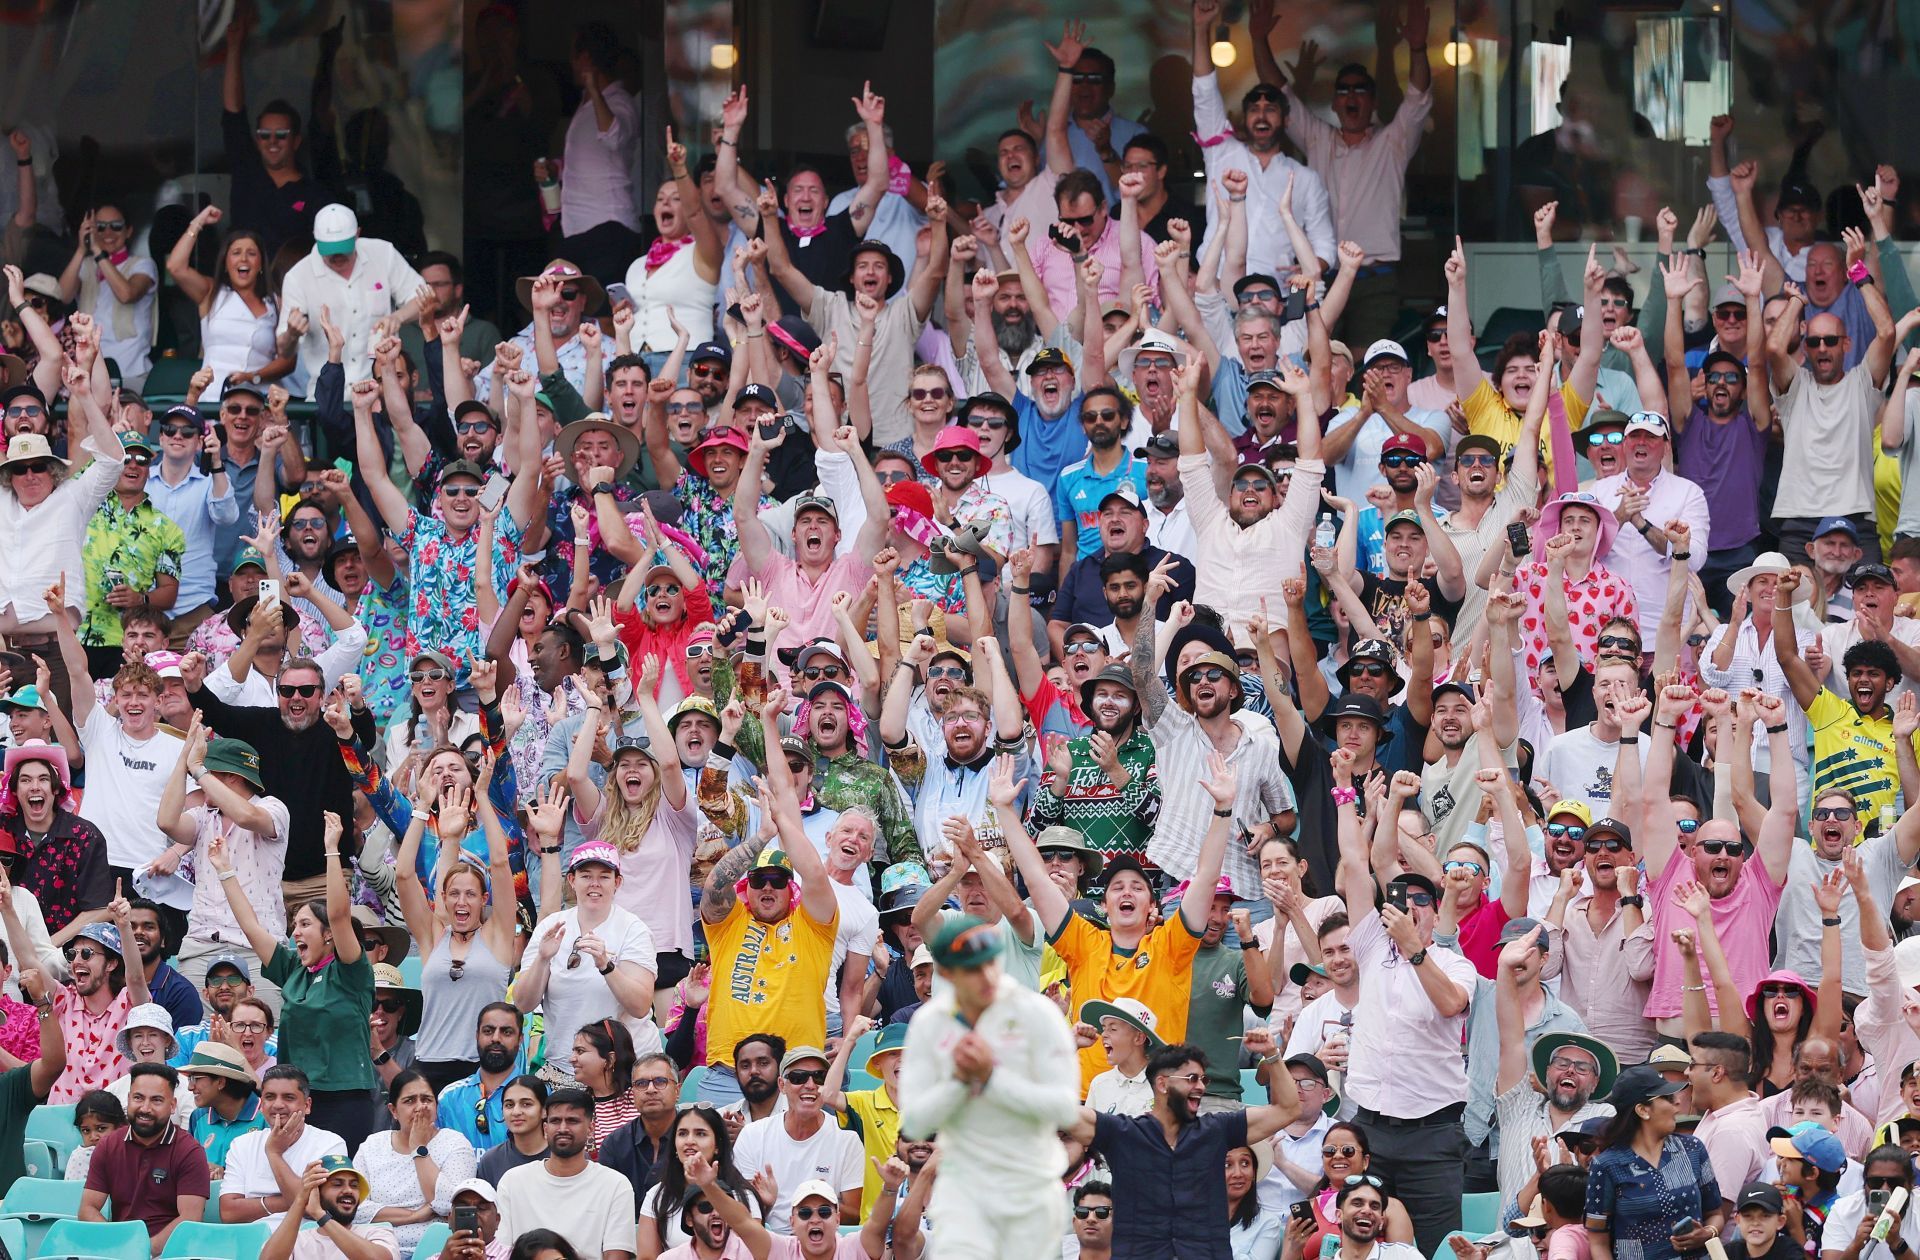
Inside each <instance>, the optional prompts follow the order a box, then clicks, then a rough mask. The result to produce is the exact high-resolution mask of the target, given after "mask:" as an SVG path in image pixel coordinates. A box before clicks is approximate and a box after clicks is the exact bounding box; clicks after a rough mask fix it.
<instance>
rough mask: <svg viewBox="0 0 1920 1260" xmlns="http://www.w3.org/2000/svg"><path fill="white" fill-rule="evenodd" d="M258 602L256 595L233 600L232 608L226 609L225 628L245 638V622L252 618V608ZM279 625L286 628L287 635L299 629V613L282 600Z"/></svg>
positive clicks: (258, 598)
mask: <svg viewBox="0 0 1920 1260" xmlns="http://www.w3.org/2000/svg"><path fill="white" fill-rule="evenodd" d="M259 602H260V597H259V596H258V595H249V596H247V597H246V598H245V599H239V600H235V601H234V604H233V607H231V608H229V609H227V628H228V629H229V630H232V631H233V632H234V633H235V634H237V635H239V636H241V637H242V638H245V637H246V633H247V622H248V621H249V620H250V619H251V618H252V617H253V610H254V607H255V605H257V604H259ZM280 624H281V625H282V626H285V627H286V630H287V633H288V634H292V633H293V632H294V631H295V630H297V629H299V628H300V611H299V610H298V609H297V608H295V607H294V606H293V605H292V604H291V603H290V602H288V601H287V600H284V599H283V600H281V601H280Z"/></svg>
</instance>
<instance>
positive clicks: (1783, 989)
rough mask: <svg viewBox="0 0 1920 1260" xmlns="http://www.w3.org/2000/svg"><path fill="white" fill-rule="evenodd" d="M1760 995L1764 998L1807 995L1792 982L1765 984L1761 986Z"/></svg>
mask: <svg viewBox="0 0 1920 1260" xmlns="http://www.w3.org/2000/svg"><path fill="white" fill-rule="evenodd" d="M1760 996H1761V997H1762V998H1782V997H1805V996H1806V994H1804V993H1802V992H1800V990H1799V989H1796V988H1795V987H1794V986H1792V985H1790V984H1763V985H1761V986H1760Z"/></svg>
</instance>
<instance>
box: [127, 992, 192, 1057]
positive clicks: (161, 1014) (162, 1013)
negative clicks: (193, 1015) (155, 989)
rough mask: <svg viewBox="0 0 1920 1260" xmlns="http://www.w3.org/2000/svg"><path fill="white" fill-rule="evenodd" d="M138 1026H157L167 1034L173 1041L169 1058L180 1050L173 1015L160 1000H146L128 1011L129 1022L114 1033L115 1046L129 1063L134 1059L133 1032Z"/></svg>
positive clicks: (171, 1041) (169, 1049) (170, 1040)
mask: <svg viewBox="0 0 1920 1260" xmlns="http://www.w3.org/2000/svg"><path fill="white" fill-rule="evenodd" d="M136 1028H157V1029H159V1030H160V1031H161V1032H163V1033H165V1034H167V1040H168V1041H169V1042H170V1043H172V1044H171V1045H170V1046H169V1047H168V1049H167V1055H166V1057H167V1058H169V1059H171V1058H172V1057H173V1056H174V1055H175V1054H177V1053H178V1052H179V1050H180V1039H179V1038H178V1037H176V1036H174V1032H173V1016H172V1015H169V1014H168V1013H167V1008H166V1007H164V1006H162V1005H160V1004H159V1003H158V1002H144V1003H142V1004H141V1005H139V1006H136V1007H134V1008H133V1009H132V1010H130V1011H128V1012H127V1022H126V1023H124V1024H122V1025H120V1031H119V1032H117V1033H115V1034H113V1048H114V1049H115V1050H117V1051H119V1052H120V1057H121V1058H123V1059H125V1060H127V1061H128V1062H129V1063H131V1062H132V1061H133V1047H132V1040H133V1036H132V1034H133V1030H134V1029H136Z"/></svg>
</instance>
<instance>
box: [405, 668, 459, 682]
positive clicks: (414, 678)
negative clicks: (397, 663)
mask: <svg viewBox="0 0 1920 1260" xmlns="http://www.w3.org/2000/svg"><path fill="white" fill-rule="evenodd" d="M448 677H449V675H448V673H447V671H446V670H444V669H416V670H414V671H413V672H412V673H411V674H408V675H407V680H408V681H409V682H417V683H423V682H445V681H446V680H447V678H448Z"/></svg>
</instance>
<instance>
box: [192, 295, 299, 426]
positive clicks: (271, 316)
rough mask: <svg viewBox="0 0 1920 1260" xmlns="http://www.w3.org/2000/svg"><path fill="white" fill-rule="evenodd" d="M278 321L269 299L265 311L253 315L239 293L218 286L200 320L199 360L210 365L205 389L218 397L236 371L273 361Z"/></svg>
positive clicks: (207, 365)
mask: <svg viewBox="0 0 1920 1260" xmlns="http://www.w3.org/2000/svg"><path fill="white" fill-rule="evenodd" d="M279 322H280V316H279V312H278V311H277V310H276V309H275V307H274V304H273V302H272V300H271V299H269V300H268V302H267V309H266V310H265V312H263V313H262V314H259V315H255V314H254V313H253V312H252V311H250V310H248V309H247V303H246V301H245V299H243V298H242V297H241V296H240V295H239V294H238V293H235V292H234V291H233V290H232V289H230V288H227V287H226V286H225V285H222V286H221V287H220V290H219V292H218V294H217V295H216V296H215V297H214V299H213V306H212V307H211V308H210V309H209V310H208V311H207V313H206V314H205V315H204V316H202V317H201V320H200V360H201V364H202V365H203V366H205V367H208V368H211V369H213V386H212V388H211V389H210V390H209V391H208V392H209V393H210V394H211V395H212V396H213V397H216V398H217V397H219V393H220V387H221V384H222V383H223V382H224V381H225V380H226V379H227V377H229V376H231V375H233V374H234V373H235V372H257V371H259V370H260V369H261V368H263V367H265V366H267V364H269V363H271V362H273V331H274V327H275V325H277V324H278V323H279Z"/></svg>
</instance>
